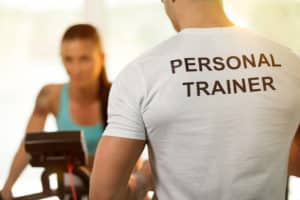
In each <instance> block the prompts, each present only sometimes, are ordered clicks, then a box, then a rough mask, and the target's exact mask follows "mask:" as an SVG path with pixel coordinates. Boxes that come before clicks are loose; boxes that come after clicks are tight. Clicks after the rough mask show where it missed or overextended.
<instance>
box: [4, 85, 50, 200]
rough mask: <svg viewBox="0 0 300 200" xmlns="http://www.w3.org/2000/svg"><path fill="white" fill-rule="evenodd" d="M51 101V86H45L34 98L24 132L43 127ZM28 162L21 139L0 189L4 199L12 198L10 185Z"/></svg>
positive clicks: (39, 129)
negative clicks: (32, 108)
mask: <svg viewBox="0 0 300 200" xmlns="http://www.w3.org/2000/svg"><path fill="white" fill-rule="evenodd" d="M51 101H52V99H51V86H45V87H43V88H42V90H41V91H40V93H39V95H38V96H37V98H36V103H35V107H34V110H33V112H32V114H31V116H30V119H29V122H28V124H27V128H26V133H32V132H41V131H42V130H43V129H44V125H45V122H46V118H47V115H48V114H49V113H50V112H51V109H52V108H51ZM28 163H29V157H28V155H27V154H26V151H25V145H24V140H22V142H21V145H20V146H19V148H18V150H17V153H16V155H15V157H14V159H13V162H12V165H11V167H10V171H9V175H8V177H7V179H6V182H5V184H4V187H3V189H2V191H1V195H2V197H3V198H4V200H9V199H11V198H12V194H11V190H12V187H13V185H14V184H15V182H16V180H17V179H18V177H19V176H20V175H21V173H22V172H23V170H24V169H25V167H26V166H27V164H28Z"/></svg>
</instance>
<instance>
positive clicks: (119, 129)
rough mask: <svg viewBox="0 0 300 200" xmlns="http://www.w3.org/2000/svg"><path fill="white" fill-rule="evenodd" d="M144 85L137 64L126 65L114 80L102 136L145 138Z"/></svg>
mask: <svg viewBox="0 0 300 200" xmlns="http://www.w3.org/2000/svg"><path fill="white" fill-rule="evenodd" d="M144 98H145V87H144V81H143V77H142V73H141V69H140V68H139V66H137V64H130V65H129V66H127V67H126V68H125V69H124V70H123V71H122V72H121V73H120V74H119V76H118V77H117V78H116V80H115V81H114V83H113V85H112V88H111V91H110V95H109V103H108V121H107V124H108V125H107V127H106V129H105V131H104V136H114V137H121V138H128V139H136V140H146V131H145V125H144V122H143V117H142V105H143V100H144Z"/></svg>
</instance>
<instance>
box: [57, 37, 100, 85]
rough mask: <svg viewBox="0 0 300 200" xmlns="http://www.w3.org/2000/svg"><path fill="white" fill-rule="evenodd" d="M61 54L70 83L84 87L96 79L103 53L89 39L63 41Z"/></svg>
mask: <svg viewBox="0 0 300 200" xmlns="http://www.w3.org/2000/svg"><path fill="white" fill-rule="evenodd" d="M61 56H62V60H63V63H64V66H65V68H66V71H67V73H68V75H69V77H70V82H71V83H72V85H74V86H78V87H85V86H88V85H89V84H91V83H93V82H94V81H97V80H98V78H99V74H100V73H101V70H102V67H103V65H104V55H103V54H102V53H100V52H99V49H98V48H97V45H95V44H94V43H93V42H92V41H91V40H84V39H74V40H65V41H63V42H62V45H61Z"/></svg>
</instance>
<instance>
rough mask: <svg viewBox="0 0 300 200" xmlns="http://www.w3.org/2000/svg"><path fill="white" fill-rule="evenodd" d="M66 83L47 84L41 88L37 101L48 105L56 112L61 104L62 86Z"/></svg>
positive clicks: (45, 105)
mask: <svg viewBox="0 0 300 200" xmlns="http://www.w3.org/2000/svg"><path fill="white" fill-rule="evenodd" d="M64 85H65V84H46V85H44V86H43V87H42V88H41V89H40V92H39V94H38V96H37V102H41V103H40V104H41V105H44V107H47V108H48V109H49V110H50V111H51V112H54V113H56V110H57V106H58V104H59V98H60V94H61V91H62V88H63V87H64Z"/></svg>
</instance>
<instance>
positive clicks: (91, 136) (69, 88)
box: [1, 24, 111, 200]
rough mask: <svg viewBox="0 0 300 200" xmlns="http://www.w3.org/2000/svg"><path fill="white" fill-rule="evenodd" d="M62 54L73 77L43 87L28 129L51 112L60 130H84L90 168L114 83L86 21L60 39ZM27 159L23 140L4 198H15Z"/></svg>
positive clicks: (37, 129)
mask: <svg viewBox="0 0 300 200" xmlns="http://www.w3.org/2000/svg"><path fill="white" fill-rule="evenodd" d="M61 57H62V60H63V64H64V67H65V69H66V71H67V73H68V75H69V78H70V81H69V83H67V84H51V85H46V86H44V87H43V88H42V89H41V91H40V93H39V95H38V96H37V99H36V104H35V107H34V110H33V113H32V115H31V117H30V119H29V122H28V125H27V128H26V133H32V132H41V131H43V130H44V125H45V121H46V119H47V116H48V114H53V115H54V116H55V118H56V122H57V128H58V130H61V131H67V130H83V132H84V136H85V140H86V144H87V149H88V155H89V164H88V166H87V167H88V168H89V169H91V168H92V166H93V159H94V154H95V151H96V146H97V143H98V141H99V139H100V138H101V136H102V132H103V130H104V127H105V122H106V119H107V113H106V108H107V101H108V93H109V89H110V86H111V84H110V82H109V81H108V79H107V76H106V71H105V67H104V63H105V62H104V61H105V56H104V53H103V48H102V44H101V39H100V37H99V35H98V32H97V30H96V29H95V28H94V27H93V26H91V25H87V24H80V25H75V26H72V27H70V28H69V29H68V30H67V31H66V33H65V34H64V36H63V39H62V42H61ZM28 162H29V157H28V156H27V154H26V152H25V148H24V141H23V142H22V143H21V145H20V147H19V149H18V151H17V153H16V156H15V158H14V161H13V163H12V166H11V168H10V172H9V176H8V178H7V180H6V182H5V185H4V188H3V190H2V191H1V195H2V198H4V200H9V199H12V193H11V189H12V187H13V185H14V183H15V182H16V180H17V178H18V177H19V176H20V174H21V173H22V171H23V170H24V168H25V167H26V165H27V164H28Z"/></svg>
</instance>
